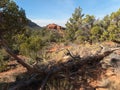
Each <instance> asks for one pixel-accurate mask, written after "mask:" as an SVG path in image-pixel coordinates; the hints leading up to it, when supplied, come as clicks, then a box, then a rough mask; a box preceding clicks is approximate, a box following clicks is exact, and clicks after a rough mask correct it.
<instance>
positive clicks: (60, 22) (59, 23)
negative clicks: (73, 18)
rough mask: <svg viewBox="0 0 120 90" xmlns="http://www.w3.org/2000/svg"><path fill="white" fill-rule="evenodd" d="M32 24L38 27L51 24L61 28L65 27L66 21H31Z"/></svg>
mask: <svg viewBox="0 0 120 90" xmlns="http://www.w3.org/2000/svg"><path fill="white" fill-rule="evenodd" d="M32 21H33V22H35V23H37V24H38V25H39V26H46V25H48V24H51V23H55V24H58V25H61V26H65V24H66V22H67V19H66V20H65V19H64V20H52V19H32Z"/></svg>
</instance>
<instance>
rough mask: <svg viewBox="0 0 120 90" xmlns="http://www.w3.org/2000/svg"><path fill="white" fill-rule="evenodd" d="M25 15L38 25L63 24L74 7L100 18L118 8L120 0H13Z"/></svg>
mask: <svg viewBox="0 0 120 90" xmlns="http://www.w3.org/2000/svg"><path fill="white" fill-rule="evenodd" d="M15 2H16V3H17V4H18V5H19V7H22V8H23V9H24V10H25V12H26V16H27V17H28V18H29V19H31V20H32V21H34V22H36V23H37V24H38V25H40V26H45V25H47V24H49V23H56V24H59V25H62V26H64V25H65V23H66V22H67V20H68V19H69V18H70V17H71V15H72V13H73V12H74V10H75V8H77V7H79V6H80V7H81V8H82V12H83V13H84V14H90V15H94V16H95V17H96V18H102V17H104V16H105V15H107V14H110V13H112V12H114V11H117V10H118V9H119V8H120V0H15Z"/></svg>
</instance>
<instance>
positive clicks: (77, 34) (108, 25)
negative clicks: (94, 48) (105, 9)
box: [66, 7, 120, 42]
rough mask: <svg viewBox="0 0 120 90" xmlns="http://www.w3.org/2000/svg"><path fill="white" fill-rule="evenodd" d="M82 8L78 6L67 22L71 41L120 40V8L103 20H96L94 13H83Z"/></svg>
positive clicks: (67, 34)
mask: <svg viewBox="0 0 120 90" xmlns="http://www.w3.org/2000/svg"><path fill="white" fill-rule="evenodd" d="M81 12H82V10H81V8H80V7H79V8H76V9H75V12H74V13H73V14H72V17H71V18H70V19H69V21H68V22H67V23H66V29H67V30H66V39H67V40H69V41H76V40H77V41H79V42H85V41H88V42H89V41H93V42H99V41H106V40H110V41H113V40H116V41H120V39H119V38H120V9H119V10H118V11H117V12H113V13H111V14H110V15H106V16H105V17H104V18H103V19H102V20H98V19H97V20H96V19H95V17H94V16H93V15H85V17H83V14H81Z"/></svg>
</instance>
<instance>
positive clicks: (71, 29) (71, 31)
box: [66, 7, 84, 41]
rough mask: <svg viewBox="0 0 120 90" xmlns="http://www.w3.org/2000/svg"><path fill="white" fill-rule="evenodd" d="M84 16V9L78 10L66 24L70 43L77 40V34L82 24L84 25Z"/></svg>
mask: <svg viewBox="0 0 120 90" xmlns="http://www.w3.org/2000/svg"><path fill="white" fill-rule="evenodd" d="M83 16H84V14H82V9H81V8H80V7H79V8H76V9H75V12H74V13H73V14H72V17H71V18H70V19H69V21H68V22H67V23H66V33H67V36H66V38H67V39H69V40H70V41H73V40H75V39H76V36H75V33H76V31H78V30H79V28H80V26H81V24H82V18H83Z"/></svg>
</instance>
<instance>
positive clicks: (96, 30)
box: [90, 26, 102, 41]
mask: <svg viewBox="0 0 120 90" xmlns="http://www.w3.org/2000/svg"><path fill="white" fill-rule="evenodd" d="M90 33H91V39H92V41H93V40H94V41H98V40H99V39H100V37H101V35H102V30H101V27H100V26H94V27H92V29H91V31H90Z"/></svg>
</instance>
